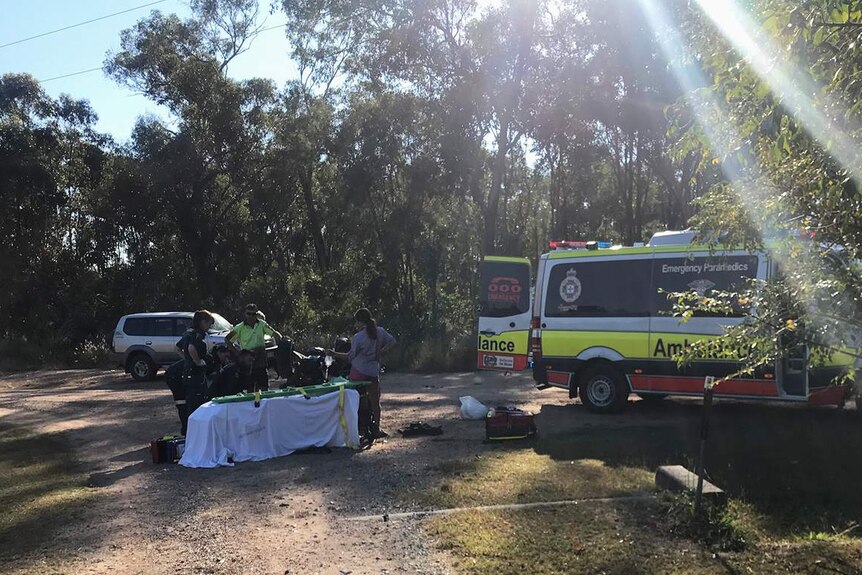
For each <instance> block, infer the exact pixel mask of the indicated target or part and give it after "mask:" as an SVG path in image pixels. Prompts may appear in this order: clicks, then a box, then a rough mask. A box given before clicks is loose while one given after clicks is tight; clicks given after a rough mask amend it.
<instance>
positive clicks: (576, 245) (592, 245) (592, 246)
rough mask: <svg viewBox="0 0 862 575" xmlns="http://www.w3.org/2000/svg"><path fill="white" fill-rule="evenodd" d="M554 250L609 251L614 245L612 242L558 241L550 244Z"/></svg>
mask: <svg viewBox="0 0 862 575" xmlns="http://www.w3.org/2000/svg"><path fill="white" fill-rule="evenodd" d="M548 245H549V246H550V247H551V249H552V250H598V249H603V250H604V249H608V248H610V247H611V246H612V245H613V244H611V242H571V241H566V240H557V241H553V242H550V243H549V244H548Z"/></svg>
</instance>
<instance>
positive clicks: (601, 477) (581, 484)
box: [410, 450, 653, 508]
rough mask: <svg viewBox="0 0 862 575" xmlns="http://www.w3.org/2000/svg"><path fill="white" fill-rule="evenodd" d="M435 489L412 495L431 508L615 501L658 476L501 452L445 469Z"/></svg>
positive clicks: (454, 463)
mask: <svg viewBox="0 0 862 575" xmlns="http://www.w3.org/2000/svg"><path fill="white" fill-rule="evenodd" d="M439 471H440V472H441V473H440V476H441V477H442V479H440V480H439V481H438V482H437V483H436V484H435V485H434V486H432V487H431V488H430V489H427V490H424V491H422V492H417V493H413V494H411V495H410V497H411V502H412V503H414V504H419V505H423V506H426V507H429V508H438V507H463V506H476V505H494V504H500V503H530V502H536V501H559V500H564V499H582V498H595V497H611V496H615V495H625V494H630V493H633V492H639V491H648V490H651V489H652V488H653V476H652V473H650V472H649V471H647V470H645V469H640V468H636V467H626V466H618V467H615V468H610V467H608V466H607V465H605V464H604V463H603V462H602V461H599V460H596V459H581V460H577V461H575V460H569V461H560V460H554V459H552V458H551V457H549V456H547V455H541V454H538V453H535V452H533V451H531V450H514V451H513V450H501V451H498V452H492V453H488V454H485V455H482V456H477V457H476V458H474V459H471V460H467V461H451V462H447V463H444V464H443V465H441V466H440V468H439Z"/></svg>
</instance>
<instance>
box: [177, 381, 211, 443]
mask: <svg viewBox="0 0 862 575" xmlns="http://www.w3.org/2000/svg"><path fill="white" fill-rule="evenodd" d="M206 375H207V374H206V371H205V370H203V369H199V368H193V369H191V370H189V371H187V372H186V374H185V375H184V376H183V387H184V388H185V392H186V405H185V413H181V414H180V417H182V418H183V419H182V433H183V435H185V434H186V431H188V426H189V417H190V416H191V414H193V413H194V412H195V410H196V409H197V408H199V407H200V406H201V405H203V404H204V403H206V401H207V397H206V396H207V377H206Z"/></svg>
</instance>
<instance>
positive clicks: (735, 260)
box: [478, 231, 852, 413]
mask: <svg viewBox="0 0 862 575" xmlns="http://www.w3.org/2000/svg"><path fill="white" fill-rule="evenodd" d="M693 238H694V233H693V232H690V231H683V232H661V233H658V234H655V235H654V236H653V238H652V239H651V240H650V242H649V243H648V244H646V245H642V246H635V247H620V246H615V247H611V246H609V244H604V243H600V242H589V243H585V242H552V243H551V247H552V251H550V252H549V253H546V254H543V255H541V256H540V257H539V259H538V266H537V269H536V275H535V290H533V294H532V297H530V291H531V290H530V285H531V274H532V269H531V264H530V261H529V260H528V259H525V258H506V257H496V256H495V257H492V256H488V257H486V258H485V260H484V261H483V262H482V265H481V270H480V313H479V329H478V331H479V333H478V348H479V349H478V367H479V368H480V369H503V370H513V371H516V370H524V369H526V368H527V367H528V365H529V363H530V361H532V367H533V378H534V379H535V381H536V384H537V386H538V387H539V388H541V389H544V388H548V387H559V388H563V389H566V390H568V392H569V396H570V397H580V398H581V401H582V402H583V404H584V405H585V406H586V407H587V408H589V409H591V410H593V411H596V412H603V413H608V412H614V411H619V410H620V409H622V408H623V407H624V406H625V405H626V403H627V400H628V397H629V394H631V393H635V394H637V395H639V396H640V397H642V398H644V399H655V398H660V397H665V396H667V395H700V394H702V393H703V382H704V377H705V376H707V375H711V376H716V377H719V378H721V377H725V376H727V375H729V374H732V373H734V372H736V371H738V369H739V362H738V361H733V360H728V359H726V358H724V359H703V360H698V361H695V362H692V363H691V364H690V365H687V366H683V367H680V366H678V365H677V363H676V361H675V360H674V356H675V355H676V354H677V353H678V352H679V351H681V350H682V349H683V348H684V347H685V346H687V345H689V344H690V343H692V342H694V341H697V340H699V339H702V338H710V337H716V336H718V335H721V334H722V333H723V331H724V329H725V327H726V326H730V325H735V324H738V323H739V322H741V321H743V320H744V315H743V312H742V310H741V309H740V311H739V313H738V314H737V315H735V316H733V317H728V316H724V315H722V316H709V315H707V314H697V315H695V317H692V318H691V319H689V320H688V321H687V322H685V323H682V322H680V320H679V319H678V318H675V317H672V316H670V315H669V314H668V312H669V311H670V309H671V302H669V301H668V299H667V295H666V292H682V291H687V290H695V291H697V292H699V293H702V294H705V293H708V292H709V291H710V290H716V291H718V290H724V291H735V290H740V289H743V288H744V287H745V285H746V281H747V279H748V278H759V279H768V278H769V277H770V275H771V274H773V273H775V269H776V268H775V263H774V262H773V261H772V259H771V258H770V256H769V253H768V252H762V253H751V252H749V251H745V250H732V249H728V250H723V251H722V250H718V251H716V250H710V249H708V248H707V247H705V246H696V245H693V244H692V240H693ZM808 360H809V350H808V349H807V348H799V349H798V351H797V352H795V353H794V354H793V355H792V356H791V357H787V358H784V359H782V360H781V361H779V362H778V363H777V364H776V365H775V366H770V369H764V370H760V371H759V372H757V373H755V374H754V375H753V376H752V377H744V378H738V379H731V380H728V381H724V382H722V383H721V384H720V385H719V386H717V387H716V389H715V393H716V396H724V397H734V398H745V399H774V400H785V401H809V402H812V403H834V404H840V403H842V402H843V401H844V397H845V390H844V388H842V387H840V386H835V385H832V382H833V380H834V379H835V376H837V375H839V374H840V373H841V372H842V370H845V369H847V366H848V363H850V364H852V359H850V358H849V356H843V357H841V358H837V359H836V361H833V362H832V365H826V366H819V367H816V368H815V367H810V366H809V361H808Z"/></svg>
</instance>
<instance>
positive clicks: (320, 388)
mask: <svg viewBox="0 0 862 575" xmlns="http://www.w3.org/2000/svg"><path fill="white" fill-rule="evenodd" d="M368 383H369V382H367V381H350V380H347V379H344V378H343V377H334V378H332V379H330V380H329V381H328V382H327V383H321V384H320V385H308V386H306V387H286V388H284V389H275V390H272V391H261V392H260V398H261V399H270V398H272V397H290V396H292V395H304V396H306V397H316V396H318V395H326V394H327V393H332V392H334V391H338V389H339V388H340V387H344V388H346V389H356V388H357V387H362V386H365V385H368ZM254 399H255V394H254V393H238V394H236V395H226V396H224V397H216V398H213V400H212V401H213V403H238V402H240V401H254Z"/></svg>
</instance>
